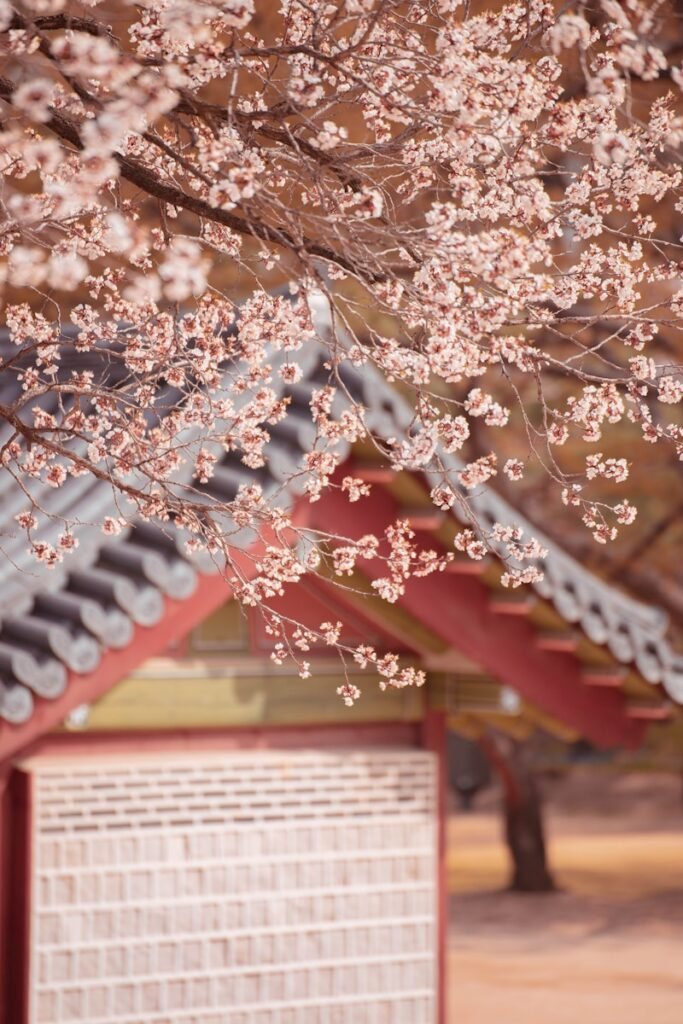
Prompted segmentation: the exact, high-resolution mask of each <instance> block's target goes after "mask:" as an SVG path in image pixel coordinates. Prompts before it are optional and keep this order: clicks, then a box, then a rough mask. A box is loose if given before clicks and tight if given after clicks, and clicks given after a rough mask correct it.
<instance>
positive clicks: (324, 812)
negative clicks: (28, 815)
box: [31, 749, 437, 1024]
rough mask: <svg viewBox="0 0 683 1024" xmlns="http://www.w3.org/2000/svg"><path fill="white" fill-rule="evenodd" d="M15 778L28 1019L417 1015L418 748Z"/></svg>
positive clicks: (429, 885)
mask: <svg viewBox="0 0 683 1024" xmlns="http://www.w3.org/2000/svg"><path fill="white" fill-rule="evenodd" d="M35 776H36V777H35V808H36V810H35V815H36V820H35V856H34V864H35V868H34V879H33V886H34V888H33V919H32V944H33V956H32V979H31V994H32V1001H31V1019H32V1024H64V1022H67V1021H83V1022H87V1024H433V1022H434V1020H435V990H436V921H435V913H436V904H437V899H436V889H435V887H436V819H435V813H436V812H435V787H436V768H435V763H434V759H433V757H432V755H431V754H428V753H425V752H422V751H416V750H411V749H401V750H381V749H376V750H335V751H333V752H325V751H319V750H316V751H294V752H293V751H287V752H274V751H254V752H248V753H246V752H245V753H242V752H241V753H226V754H222V755H220V756H216V755H206V754H198V755H196V757H193V758H191V759H190V758H188V757H187V756H186V755H178V756H176V757H171V756H166V757H164V759H163V760H160V759H142V758H140V759H137V760H131V759H127V760H117V761H109V762H107V763H104V762H102V761H99V760H94V759H88V760H85V759H83V760H80V761H78V762H74V763H69V764H65V763H64V762H61V763H58V762H51V763H40V762H39V763H38V764H37V765H36V766H35Z"/></svg>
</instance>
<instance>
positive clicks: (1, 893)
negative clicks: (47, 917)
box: [0, 769, 32, 1024]
mask: <svg viewBox="0 0 683 1024" xmlns="http://www.w3.org/2000/svg"><path fill="white" fill-rule="evenodd" d="M31 818H32V778H31V776H30V775H29V774H28V773H27V772H22V771H19V770H17V769H9V770H8V771H7V773H6V774H5V775H4V776H3V778H2V779H1V780H0V992H2V998H1V999H0V1024H28V1020H29V968H30V942H31V928H30V925H31V921H30V915H31V876H32V843H31V828H32V821H31Z"/></svg>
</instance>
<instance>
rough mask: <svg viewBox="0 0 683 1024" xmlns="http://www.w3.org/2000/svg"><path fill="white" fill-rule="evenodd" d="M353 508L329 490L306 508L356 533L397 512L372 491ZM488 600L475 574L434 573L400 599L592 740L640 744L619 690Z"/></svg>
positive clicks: (639, 726) (336, 528)
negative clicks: (548, 647)
mask: <svg viewBox="0 0 683 1024" xmlns="http://www.w3.org/2000/svg"><path fill="white" fill-rule="evenodd" d="M358 509H359V515H358V516H357V517H353V519H352V518H351V517H350V516H349V507H348V502H347V501H346V499H345V498H344V496H343V495H340V494H339V492H337V491H331V492H328V493H326V494H325V495H324V496H323V498H322V499H321V500H320V501H319V502H317V503H316V504H315V505H314V506H312V524H311V525H314V526H318V527H319V528H320V529H323V530H327V531H329V532H331V533H335V532H336V533H339V534H342V535H346V536H348V535H349V533H351V532H352V531H353V532H354V533H355V535H356V536H359V535H361V534H365V533H370V532H371V533H375V534H379V535H382V534H383V532H384V530H385V528H386V527H387V526H389V525H390V524H391V523H393V522H394V521H395V520H396V519H397V517H398V516H399V514H400V509H399V507H398V506H397V504H396V502H395V501H394V500H393V499H392V497H391V496H390V495H389V494H387V493H386V492H380V491H378V490H377V489H376V490H375V492H374V493H373V495H372V496H371V497H369V498H365V499H363V500H362V501H361V502H360V503H359V506H358ZM352 535H353V534H352ZM432 546H435V545H432ZM359 567H360V568H361V569H362V571H363V572H364V573H365V574H366V575H367V576H370V577H371V578H377V577H379V576H381V575H382V574H383V566H382V564H381V562H380V561H378V560H373V561H370V562H364V563H363V564H362V565H361V566H359ZM489 599H490V591H489V590H488V588H487V587H485V586H484V584H483V583H482V582H481V581H479V580H477V579H472V578H469V577H466V576H447V575H445V574H444V573H433V574H432V575H431V576H428V577H425V578H423V579H413V580H411V581H410V582H409V583H408V584H407V586H406V591H405V595H404V596H403V597H402V598H401V605H402V606H403V607H404V608H405V610H406V611H408V612H410V614H411V615H413V616H414V617H415V618H416V619H417V620H418V621H420V622H422V623H423V624H424V625H425V626H428V628H429V629H431V630H432V631H433V632H436V633H438V634H439V635H440V636H441V637H442V638H443V639H444V641H445V642H446V643H447V644H448V645H450V646H452V647H454V648H456V649H457V650H459V651H461V652H462V653H463V654H464V655H465V656H466V657H468V658H470V659H471V660H472V661H474V662H475V663H477V664H479V665H481V666H482V667H483V668H484V669H486V670H487V671H488V672H491V673H492V674H493V675H495V676H497V677H498V678H500V679H502V680H503V681H504V682H505V683H507V684H508V685H509V686H511V687H513V689H515V690H517V692H518V693H519V694H520V695H521V696H522V697H524V698H525V699H526V700H529V701H531V702H532V703H535V704H537V705H538V707H539V708H541V709H542V710H543V711H545V712H547V714H549V715H553V716H554V717H556V718H559V719H560V720H561V721H563V722H565V723H566V724H567V725H569V726H571V727H572V728H574V729H576V730H577V731H578V732H580V733H581V734H582V735H584V736H586V737H587V738H588V739H590V740H592V741H593V742H594V743H596V744H599V745H601V746H605V747H611V746H622V745H623V746H628V747H635V746H637V745H638V743H639V742H640V741H641V739H642V737H643V732H644V725H643V723H642V722H637V721H634V720H632V719H630V718H629V716H628V715H627V713H626V707H625V703H624V697H623V695H622V694H621V693H617V692H615V691H613V690H609V689H600V688H597V687H589V686H586V685H585V684H584V683H583V681H582V678H581V668H580V665H579V663H578V662H577V661H576V659H575V658H573V657H572V656H571V655H570V654H567V653H561V652H551V651H541V650H539V649H538V648H537V647H536V644H535V637H536V633H535V631H534V629H533V627H532V626H531V625H530V624H529V623H528V622H527V621H525V620H523V619H520V618H511V617H509V616H501V615H496V614H495V613H494V612H492V611H491V608H490V606H489Z"/></svg>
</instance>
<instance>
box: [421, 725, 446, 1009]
mask: <svg viewBox="0 0 683 1024" xmlns="http://www.w3.org/2000/svg"><path fill="white" fill-rule="evenodd" d="M422 745H423V747H424V748H425V750H431V751H432V753H434V754H436V757H437V772H438V776H437V798H436V799H437V804H436V811H437V845H436V849H437V864H436V870H437V875H438V878H437V890H436V891H437V900H438V906H437V972H438V979H437V985H438V987H437V1015H436V1020H437V1024H446V1019H447V1005H446V1003H447V984H446V953H447V943H448V879H447V872H446V785H447V776H446V714H445V712H443V711H436V710H434V709H433V708H428V709H427V712H426V715H425V717H424V719H423V722H422Z"/></svg>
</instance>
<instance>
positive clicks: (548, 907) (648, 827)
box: [449, 805, 683, 1024]
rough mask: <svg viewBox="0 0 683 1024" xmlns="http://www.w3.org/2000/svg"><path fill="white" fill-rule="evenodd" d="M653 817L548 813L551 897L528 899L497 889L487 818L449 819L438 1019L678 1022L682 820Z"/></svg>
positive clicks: (682, 1022)
mask: <svg viewBox="0 0 683 1024" xmlns="http://www.w3.org/2000/svg"><path fill="white" fill-rule="evenodd" d="M662 817H663V820H662V819H660V821H659V822H657V821H656V820H654V818H653V812H652V807H651V806H649V805H648V806H647V808H646V814H645V815H643V814H640V813H639V812H637V810H636V809H635V808H634V809H633V811H632V812H629V813H626V814H623V815H620V814H617V815H612V816H611V817H610V818H609V820H606V819H605V817H604V816H600V815H595V814H587V815H583V816H581V815H579V814H577V813H576V812H575V811H572V813H570V814H567V813H565V812H563V811H562V810H557V809H556V810H555V812H554V814H552V815H551V829H550V831H551V844H550V845H551V858H552V864H553V867H554V870H555V874H556V878H557V880H558V881H559V883H560V884H561V886H562V887H563V891H561V892H559V893H557V894H553V895H550V896H531V897H530V896H517V895H514V894H510V893H505V892H501V891H500V890H501V888H502V887H503V885H504V882H505V879H506V874H507V863H506V854H505V849H504V847H503V846H502V844H501V843H500V840H499V827H500V825H499V821H498V818H497V815H496V814H495V813H491V812H485V813H477V814H474V815H468V816H457V817H455V818H454V819H453V820H452V821H451V824H450V834H449V850H450V855H449V875H450V888H451V893H452V895H451V907H450V910H451V914H450V920H451V927H450V949H449V1006H450V1014H449V1021H450V1022H452V1024H517V1022H518V1021H519V1022H520V1024H521V1022H523V1024H683V820H680V819H681V818H683V814H681V812H680V810H678V808H677V807H676V813H675V814H674V813H671V812H670V809H669V810H667V811H666V813H665V814H663V815H662ZM658 826H659V827H658ZM672 826H673V827H672Z"/></svg>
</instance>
